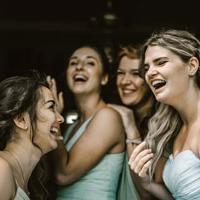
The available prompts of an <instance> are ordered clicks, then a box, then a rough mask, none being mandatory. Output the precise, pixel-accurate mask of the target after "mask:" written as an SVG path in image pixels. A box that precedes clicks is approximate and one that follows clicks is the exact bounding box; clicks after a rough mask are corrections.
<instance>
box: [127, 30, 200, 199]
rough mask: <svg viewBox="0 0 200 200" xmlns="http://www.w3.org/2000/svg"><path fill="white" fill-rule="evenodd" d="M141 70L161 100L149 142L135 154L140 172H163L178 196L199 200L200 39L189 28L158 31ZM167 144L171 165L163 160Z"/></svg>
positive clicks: (134, 164)
mask: <svg viewBox="0 0 200 200" xmlns="http://www.w3.org/2000/svg"><path fill="white" fill-rule="evenodd" d="M141 67H142V68H141V69H142V71H143V73H144V75H145V79H146V81H147V83H148V84H149V86H150V88H151V90H152V91H153V93H154V95H155V97H156V99H157V101H159V102H161V104H160V106H159V108H158V109H157V111H156V113H155V115H154V116H153V117H152V118H151V120H150V123H149V132H148V135H147V139H146V142H143V143H142V144H140V145H138V146H137V147H136V148H135V150H134V151H133V153H132V156H131V158H130V164H131V168H132V169H133V170H134V171H135V172H136V173H138V174H139V175H140V176H146V174H147V172H148V169H149V175H150V178H152V177H153V176H156V174H159V175H160V176H162V177H160V178H163V180H164V182H165V184H166V186H167V187H168V189H169V191H170V192H171V193H172V195H173V197H174V198H175V199H200V156H199V155H200V143H199V140H200V134H199V130H200V123H199V120H200V42H199V40H198V39H197V38H196V37H195V36H194V35H192V34H191V33H189V32H188V31H184V30H167V31H161V32H159V33H154V34H153V35H152V36H151V37H150V38H149V39H148V41H147V42H146V43H145V45H144V49H143V53H142V59H141ZM166 146H168V147H167V149H168V150H170V155H169V158H168V160H167V161H166V163H163V165H159V162H158V161H159V159H160V158H161V157H162V155H163V152H165V151H166Z"/></svg>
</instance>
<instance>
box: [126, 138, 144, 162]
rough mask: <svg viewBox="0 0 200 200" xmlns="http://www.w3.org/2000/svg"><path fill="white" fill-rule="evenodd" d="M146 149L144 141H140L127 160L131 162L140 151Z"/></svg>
mask: <svg viewBox="0 0 200 200" xmlns="http://www.w3.org/2000/svg"><path fill="white" fill-rule="evenodd" d="M144 149H146V142H145V141H144V142H142V143H140V144H139V145H138V146H137V147H136V148H135V149H134V150H133V152H132V154H131V157H130V159H129V162H132V161H133V160H135V158H136V156H137V155H138V154H139V153H140V152H141V151H142V150H144Z"/></svg>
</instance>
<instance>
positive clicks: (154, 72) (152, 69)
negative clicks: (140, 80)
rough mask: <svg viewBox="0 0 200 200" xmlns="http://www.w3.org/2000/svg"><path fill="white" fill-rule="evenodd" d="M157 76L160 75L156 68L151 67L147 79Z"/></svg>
mask: <svg viewBox="0 0 200 200" xmlns="http://www.w3.org/2000/svg"><path fill="white" fill-rule="evenodd" d="M156 74H158V71H157V70H156V68H155V67H154V66H150V67H149V69H148V70H147V72H146V77H149V78H150V77H153V76H155V75H156Z"/></svg>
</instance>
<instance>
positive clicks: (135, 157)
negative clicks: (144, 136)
mask: <svg viewBox="0 0 200 200" xmlns="http://www.w3.org/2000/svg"><path fill="white" fill-rule="evenodd" d="M152 159H153V153H152V150H151V149H147V148H146V143H145V142H142V143H141V144H139V145H138V146H137V147H136V148H135V149H134V151H133V153H132V155H131V158H130V160H129V164H130V168H131V169H132V170H133V171H134V172H135V173H136V174H138V175H139V176H141V177H144V176H146V174H147V171H148V168H149V167H150V165H151V162H152Z"/></svg>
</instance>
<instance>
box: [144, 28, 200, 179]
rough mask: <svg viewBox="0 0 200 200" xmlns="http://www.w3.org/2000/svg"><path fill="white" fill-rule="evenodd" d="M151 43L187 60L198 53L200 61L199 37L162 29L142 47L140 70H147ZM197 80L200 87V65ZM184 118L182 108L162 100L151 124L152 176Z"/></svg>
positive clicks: (149, 125) (149, 144)
mask: <svg viewBox="0 0 200 200" xmlns="http://www.w3.org/2000/svg"><path fill="white" fill-rule="evenodd" d="M148 46H161V47H163V48H166V49H168V50H170V51H171V52H173V53H175V54H176V55H178V56H179V57H180V59H181V60H182V61H183V62H188V61H189V59H190V58H191V57H193V56H194V57H196V58H197V59H198V60H199V62H200V42H199V40H198V39H197V38H196V37H195V36H194V35H192V34H191V33H189V32H188V31H184V30H166V31H165V30H161V31H160V32H158V33H153V35H152V36H151V37H150V38H149V39H148V40H147V42H146V43H145V44H144V46H143V49H142V55H141V63H140V71H141V74H143V76H144V74H145V69H144V67H143V66H144V60H145V52H146V50H147V48H148ZM195 82H196V84H197V86H198V87H199V88H200V67H199V69H198V71H197V73H196V75H195ZM181 126H182V120H181V118H180V116H179V114H178V112H177V111H176V110H175V109H174V108H173V107H171V106H169V105H165V104H163V103H160V105H159V106H158V109H157V111H156V112H155V114H154V116H153V117H152V118H151V119H150V121H149V124H148V128H149V131H148V134H147V137H146V141H147V144H148V146H149V147H150V148H152V149H153V151H154V155H155V156H154V158H153V161H152V165H151V167H150V169H149V175H150V179H152V177H153V174H154V171H155V167H156V164H157V162H158V160H159V158H160V157H161V156H162V154H163V151H164V149H165V148H166V144H167V143H169V144H170V145H172V144H173V138H174V137H175V136H176V135H177V133H178V132H179V131H180V128H181Z"/></svg>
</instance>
